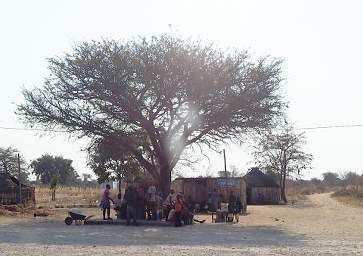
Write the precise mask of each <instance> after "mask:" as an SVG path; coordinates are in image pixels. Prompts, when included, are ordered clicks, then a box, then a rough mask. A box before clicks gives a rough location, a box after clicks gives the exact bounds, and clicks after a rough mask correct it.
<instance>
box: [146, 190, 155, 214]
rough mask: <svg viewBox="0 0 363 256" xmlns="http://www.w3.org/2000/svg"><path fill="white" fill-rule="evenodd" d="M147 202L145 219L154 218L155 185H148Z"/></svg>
mask: <svg viewBox="0 0 363 256" xmlns="http://www.w3.org/2000/svg"><path fill="white" fill-rule="evenodd" d="M146 202H147V211H146V212H147V219H148V220H156V187H155V186H154V185H151V186H149V188H148V189H147V195H146Z"/></svg>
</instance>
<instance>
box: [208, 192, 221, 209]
mask: <svg viewBox="0 0 363 256" xmlns="http://www.w3.org/2000/svg"><path fill="white" fill-rule="evenodd" d="M208 201H209V203H210V211H212V212H215V211H217V209H218V208H219V204H220V201H221V197H220V195H219V194H218V192H217V189H214V190H213V192H212V194H211V195H210V198H209V199H208Z"/></svg>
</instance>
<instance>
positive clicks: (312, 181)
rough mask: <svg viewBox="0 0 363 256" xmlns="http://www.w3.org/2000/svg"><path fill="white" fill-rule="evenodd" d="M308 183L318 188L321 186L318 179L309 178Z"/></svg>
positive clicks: (320, 181)
mask: <svg viewBox="0 0 363 256" xmlns="http://www.w3.org/2000/svg"><path fill="white" fill-rule="evenodd" d="M310 182H311V183H313V184H314V185H316V186H318V185H321V184H322V180H319V179H318V178H311V179H310Z"/></svg>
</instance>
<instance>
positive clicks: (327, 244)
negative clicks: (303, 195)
mask: <svg viewBox="0 0 363 256" xmlns="http://www.w3.org/2000/svg"><path fill="white" fill-rule="evenodd" d="M362 219H363V209H360V208H352V207H347V206H344V205H342V204H340V203H338V202H337V201H335V200H334V199H332V198H330V195H329V194H316V195H312V196H310V197H309V200H308V201H306V202H303V203H299V204H295V205H287V206H251V207H249V215H248V216H244V217H241V223H240V224H226V223H223V224H209V223H206V224H196V225H193V226H187V227H182V228H173V227H126V226H74V225H73V226H69V227H68V226H65V225H64V224H63V223H62V221H61V220H53V221H50V220H40V221H39V220H28V221H23V222H19V223H14V221H7V222H1V219H0V223H2V224H0V255H50V256H53V255H88V256H89V255H133V256H136V255H159V256H163V255H242V254H243V255H360V254H363V221H362Z"/></svg>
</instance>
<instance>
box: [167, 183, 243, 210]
mask: <svg viewBox="0 0 363 256" xmlns="http://www.w3.org/2000/svg"><path fill="white" fill-rule="evenodd" d="M171 188H172V189H174V190H175V192H176V193H178V192H182V193H183V194H184V196H185V197H188V196H191V198H192V200H193V201H194V202H195V203H197V204H199V205H200V206H201V207H203V206H205V205H206V204H207V201H208V198H209V196H210V194H211V193H212V192H213V191H214V189H217V192H218V193H220V194H221V198H222V202H228V197H229V194H230V192H231V191H233V192H234V194H235V195H236V196H237V197H238V198H239V199H240V200H241V203H242V205H243V212H244V213H245V212H246V210H247V207H246V205H247V203H246V183H245V181H244V179H243V178H242V177H236V178H228V179H226V178H223V177H221V178H211V177H205V178H204V177H199V178H177V179H175V180H174V181H173V182H172V184H171Z"/></svg>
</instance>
